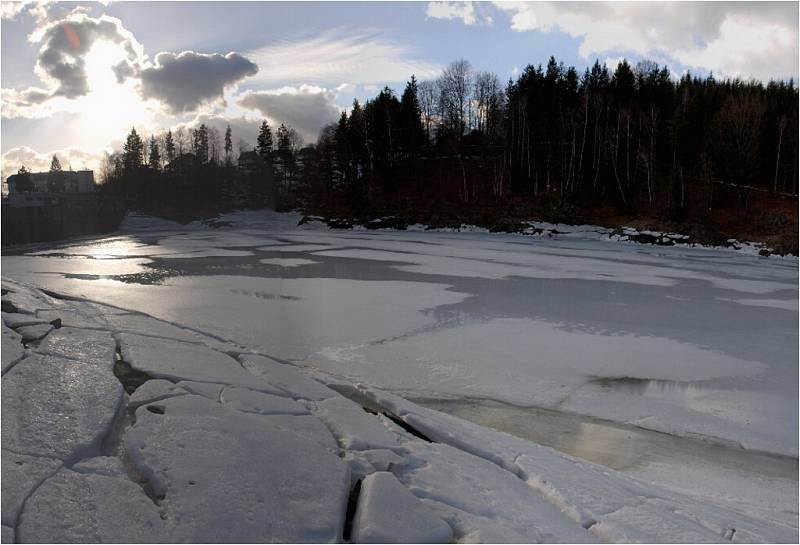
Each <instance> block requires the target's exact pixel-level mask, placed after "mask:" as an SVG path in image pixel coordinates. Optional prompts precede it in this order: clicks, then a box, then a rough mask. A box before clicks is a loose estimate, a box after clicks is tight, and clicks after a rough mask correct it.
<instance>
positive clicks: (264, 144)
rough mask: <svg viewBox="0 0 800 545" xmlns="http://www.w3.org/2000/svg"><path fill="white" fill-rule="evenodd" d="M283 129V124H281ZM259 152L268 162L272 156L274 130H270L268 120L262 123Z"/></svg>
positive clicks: (259, 134)
mask: <svg viewBox="0 0 800 545" xmlns="http://www.w3.org/2000/svg"><path fill="white" fill-rule="evenodd" d="M281 127H283V124H281ZM279 131H280V129H279ZM257 151H258V154H259V155H260V156H261V157H262V158H263V159H264V160H265V161H268V160H269V158H270V156H271V155H272V129H270V127H269V123H267V120H266V119H265V120H264V121H263V122H262V123H261V129H260V130H259V132H258V146H257Z"/></svg>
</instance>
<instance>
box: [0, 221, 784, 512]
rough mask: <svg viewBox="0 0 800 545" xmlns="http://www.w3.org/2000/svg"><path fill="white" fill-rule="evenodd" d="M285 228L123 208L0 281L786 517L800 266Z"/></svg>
mask: <svg viewBox="0 0 800 545" xmlns="http://www.w3.org/2000/svg"><path fill="white" fill-rule="evenodd" d="M297 219H298V218H297V216H294V215H288V214H287V215H280V214H274V213H267V212H250V213H236V214H232V215H230V216H227V217H223V218H221V220H220V222H218V223H216V226H217V228H211V227H207V226H203V225H200V224H190V225H188V226H180V225H177V224H173V223H169V222H163V221H159V220H153V219H150V218H143V217H135V216H134V217H129V218H128V219H127V220H126V222H125V224H124V225H123V229H122V230H121V231H120V233H118V234H115V235H113V236H109V237H106V238H101V239H97V240H91V241H81V242H71V243H65V244H61V245H55V246H48V247H46V248H45V247H37V248H33V249H29V250H27V251H25V252H22V251H20V252H16V253H17V254H18V255H8V252H4V256H3V259H2V265H3V271H2V274H3V277H5V278H12V279H14V280H17V281H20V282H25V283H29V284H32V285H37V286H42V287H44V288H49V289H52V290H57V291H59V292H61V293H68V294H72V295H76V296H77V295H80V296H82V297H85V298H88V299H92V300H96V301H99V302H103V303H106V304H110V305H114V306H118V307H122V308H126V309H132V310H136V311H140V312H145V313H147V314H150V315H152V316H155V317H157V318H161V319H163V320H167V321H170V322H174V323H178V324H182V325H184V326H187V327H190V328H194V329H197V330H200V331H203V332H205V333H208V334H211V335H215V336H217V337H220V338H224V339H228V340H231V341H234V342H236V343H240V344H241V345H243V346H247V347H252V348H255V349H258V350H260V351H262V352H264V353H266V354H270V355H271V356H274V357H275V358H280V359H283V360H288V361H291V362H293V363H295V364H298V365H301V366H305V367H310V368H314V369H316V370H318V371H319V372H320V373H324V374H328V375H330V376H331V377H335V378H343V379H347V380H348V381H351V382H361V383H364V384H368V385H370V386H374V387H377V388H381V389H382V390H384V391H393V392H395V393H399V394H401V395H403V396H404V397H409V398H414V399H417V400H425V401H423V404H427V405H428V406H430V407H433V408H437V409H439V410H444V411H446V412H450V413H453V414H456V415H458V416H460V417H462V418H466V419H469V420H473V421H475V422H477V423H479V424H483V425H489V426H492V427H495V428H497V429H502V430H504V431H508V432H510V433H513V434H515V435H519V436H522V437H524V438H527V439H533V440H535V441H538V442H542V443H545V444H550V445H552V446H554V447H555V448H559V449H561V450H564V451H565V452H569V453H571V454H574V455H576V456H579V457H584V458H587V459H590V460H592V461H595V462H598V463H603V464H605V465H608V466H609V467H613V468H615V469H622V470H628V471H630V472H633V473H637V472H638V473H637V475H639V476H640V477H643V478H651V479H653V480H661V481H663V480H671V482H672V485H673V486H675V487H679V488H683V487H686V488H692V487H697V479H700V478H705V479H709V480H712V481H713V480H714V479H715V478H716V479H717V481H715V482H718V483H730V482H731V478H732V477H731V476H732V475H735V474H742V473H746V472H747V468H748V467H750V468H751V469H752V472H753V474H752V475H751V476H749V477H747V478H745V479H744V480H743V481H742V483H743V484H742V486H746V487H748V490H756V489H757V490H759V491H760V492H759V493H760V494H763V497H762V498H760V499H756V500H754V502H755V503H760V504H762V505H763V507H764V508H773V507H775V506H776V505H777V504H779V503H780V504H783V503H784V501H786V500H788V502H787V504H788V505H790V506H791V508H790V511H789V512H787V515H788V516H790V517H794V520H795V523H796V517H797V513H796V505H797V448H798V411H797V407H798V263H797V260H796V259H794V258H787V259H782V258H761V257H757V256H754V255H750V254H748V253H746V252H735V251H732V250H721V249H720V250H718V249H709V248H688V247H656V246H646V245H639V244H631V243H621V242H617V241H613V240H609V237H608V233H607V232H604V231H603V230H601V229H592V228H588V227H585V228H569V227H565V226H559V230H560V231H562V233H560V234H557V235H555V236H549V237H548V236H544V237H542V236H520V235H499V234H487V233H482V232H477V231H473V232H460V233H455V232H452V233H450V232H447V233H446V232H424V231H414V230H411V231H406V232H397V231H329V230H323V229H321V228H320V227H318V226H309V225H305V226H302V227H297V226H296V225H297ZM563 231H568V232H563ZM476 406H477V407H479V408H480V410H476V409H475V407H476ZM537 419H538V420H537ZM553 419H555V420H553ZM559 419H560V420H559ZM531 422H542V427H541V428H539V431H540V433H538V434H535V433H533V432H531V431H530V428H537V426H535V425H531ZM553 422H555V423H556V424H557V425H556V426H555V427H554V425H553ZM548 423H549V424H548ZM554 429H555V430H563V431H562V433H561V434H560V435H559V433H555V432H552V430H554ZM526 430H527V431H526ZM548 430H550V431H549V432H548ZM609 430H611V431H609ZM653 432H659V433H658V435H663V434H664V433H666V434H669V436H668V437H670V438H671V439H670V440H671V441H673V445H674V448H673V451H674V452H675V453H676V455H675V456H673V457H672V458H671V459H670V458H669V457H665V456H650V457H647V456H644V457H642V455H641V452H643V451H642V448H641V443H642V442H644V443H645V444H647V443H648V442H650V444H651V445H653V444H657V445H659V446H658V447H657V448H656V449H655V450H659V451H664V450H665V447H664V446H663V444H662V443H659V442H658V441H656V442H653V441H650V439H649V437H650V438H652V437H655V435H656V434H653ZM532 433H533V434H532ZM643 433H644V434H648V433H650V434H653V435H652V436H647V435H645V437H644V439H643V438H642V435H641V434H643ZM581 434H583V435H581ZM659 440H662V439H659ZM626 441H627V442H626ZM603 442H605V444H606V447H603ZM709 443H713V445H714V447H713V449H722V451H715V450H713V449H711V448H709V449H707V450H704V449H703V448H702V445H705V444H709ZM570 445H572V446H570ZM576 445H577V446H576ZM608 445H611V447H609V446H608ZM637 445H639V446H637ZM598 449H599V451H600V453H599V454H598ZM650 450H651V451H652V450H654V449H652V448H651V449H650ZM669 450H670V449H669V448H666V451H669ZM607 451H609V452H610V454H609V452H607ZM644 452H645V453H646V452H647V449H645V450H644ZM703 452H705V454H703ZM720 452H722V453H720ZM631 453H634V454H631ZM680 453H683V454H680ZM686 453H694V454H686ZM609 455H610V456H611V458H608V456H609ZM684 455H685V456H688V458H686V459H690V460H693V462H692V463H688V462H685V459H684V458H681V456H684ZM704 456H705V458H704ZM748 456H754V458H752V459H751V458H748ZM628 458H630V459H631V460H628ZM714 459H718V460H721V462H720V463H719V464H714V463H713V460H714ZM629 462H630V463H629ZM634 462H635V463H634ZM637 464H638V465H637ZM681 464H684V465H683V467H681ZM644 466H646V468H645V469H643V467H644ZM754 467H760V468H762V470H758V469H753V468H754ZM676 472H680V473H681V474H682V479H665V478H664V475H667V474H668V475H673V476H674V475H675V474H676ZM693 472H694V473H693ZM755 485H758V486H755ZM722 486H723V485H720V488H721V487H722ZM754 486H755V488H754ZM711 488H712V489H713V488H714V487H713V486H711ZM716 492H717V491H714V493H716ZM728 492H729V493H730V494H732V495H736V494H738V492H737V490H736V487H735V486H734V487H733V489H732V490H728ZM719 493H723V491H721V490H720V491H719ZM762 500H763V501H762ZM785 508H786V507H785V505H784V509H785Z"/></svg>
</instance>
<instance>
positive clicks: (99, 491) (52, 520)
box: [16, 468, 164, 543]
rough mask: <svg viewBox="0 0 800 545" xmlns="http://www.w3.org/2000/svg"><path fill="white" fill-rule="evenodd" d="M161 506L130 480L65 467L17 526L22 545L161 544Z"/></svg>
mask: <svg viewBox="0 0 800 545" xmlns="http://www.w3.org/2000/svg"><path fill="white" fill-rule="evenodd" d="M163 524H164V523H163V522H162V520H161V517H160V516H159V512H158V507H157V506H156V505H154V504H153V502H152V501H151V500H150V498H148V497H147V496H146V495H145V494H144V492H143V491H142V489H141V488H140V487H139V486H137V485H136V484H134V483H133V482H131V481H130V480H129V479H128V478H127V476H109V475H107V474H103V473H102V472H101V473H93V472H88V471H84V472H80V473H79V472H76V471H72V470H69V469H67V468H61V469H60V470H59V471H58V472H57V473H56V474H55V475H53V476H52V477H50V478H49V479H47V480H46V481H44V482H43V483H42V485H41V486H39V488H37V489H36V491H35V492H34V493H33V494H32V495H31V497H30V498H28V501H27V502H26V504H25V511H24V512H23V513H22V516H20V520H19V523H18V525H17V533H16V538H17V539H18V540H19V541H20V542H22V543H115V542H120V541H125V542H127V543H155V542H158V541H159V537H160V536H162V535H164V532H163V530H162V526H163Z"/></svg>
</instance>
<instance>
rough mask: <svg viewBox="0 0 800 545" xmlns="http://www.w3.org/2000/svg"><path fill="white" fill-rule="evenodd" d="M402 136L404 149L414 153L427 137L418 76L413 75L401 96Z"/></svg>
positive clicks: (401, 143)
mask: <svg viewBox="0 0 800 545" xmlns="http://www.w3.org/2000/svg"><path fill="white" fill-rule="evenodd" d="M400 137H401V142H400V145H401V146H402V148H403V150H404V151H405V152H406V153H412V154H413V153H416V152H418V151H419V150H420V148H421V147H422V143H423V140H424V137H425V128H424V127H423V126H422V112H421V111H420V107H419V100H418V99H417V78H415V77H414V76H413V75H412V76H411V80H410V81H409V82H408V83H407V84H406V88H405V90H404V91H403V96H402V97H400Z"/></svg>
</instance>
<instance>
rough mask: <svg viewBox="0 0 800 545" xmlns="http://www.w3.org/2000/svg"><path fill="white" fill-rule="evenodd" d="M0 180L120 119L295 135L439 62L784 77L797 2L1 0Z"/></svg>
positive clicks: (95, 162) (118, 140) (125, 124)
mask: <svg viewBox="0 0 800 545" xmlns="http://www.w3.org/2000/svg"><path fill="white" fill-rule="evenodd" d="M0 7H2V28H1V29H0V30H2V32H1V34H0V38H1V40H2V42H1V46H0V47H1V49H0V56H1V60H2V63H0V80H1V82H2V121H1V122H0V132H1V133H2V142H1V149H0V151H2V175H3V178H5V177H6V176H8V175H10V174H13V173H15V172H16V171H17V169H18V168H19V167H20V166H21V165H23V164H24V165H25V166H26V167H28V169H29V170H33V171H38V170H46V169H47V168H48V167H49V164H50V159H51V157H52V155H53V154H57V155H58V156H59V159H60V160H61V163H62V164H63V165H65V167H67V166H70V167H72V168H74V169H80V168H93V169H97V168H98V166H99V163H100V161H101V160H102V157H103V154H104V153H107V152H111V151H114V150H118V149H120V147H121V144H122V141H123V140H124V138H125V135H126V134H127V133H128V132H129V131H130V129H131V127H136V129H137V131H138V132H139V133H140V134H144V135H150V134H154V133H160V132H162V131H164V130H166V129H172V130H173V131H175V130H178V129H180V128H183V129H190V128H193V127H197V126H199V125H200V124H201V123H206V124H207V125H209V126H213V127H216V128H217V129H218V130H220V132H224V129H225V127H226V125H228V124H230V126H231V128H232V131H233V140H234V145H237V144H238V143H239V141H242V143H244V144H246V145H249V146H252V145H253V144H254V143H255V140H256V134H257V131H258V126H259V125H260V123H261V121H262V119H268V120H269V122H270V123H271V124H272V125H273V126H276V125H278V124H280V123H287V124H289V125H291V126H293V127H295V128H296V129H297V130H298V131H299V133H300V135H301V136H302V137H303V139H304V140H305V141H306V142H308V143H313V142H314V141H315V140H316V137H317V134H318V132H319V129H320V128H321V127H322V126H323V125H325V124H327V123H329V122H331V121H334V120H336V119H337V118H338V116H339V115H340V112H341V111H342V109H345V108H348V107H349V106H350V105H351V104H352V101H353V99H354V98H358V99H359V100H360V101H363V100H365V99H367V98H370V97H372V96H374V95H375V94H376V93H377V92H378V90H379V89H380V88H382V87H383V86H385V85H388V86H389V87H391V88H392V89H394V90H395V91H396V92H397V93H398V94H400V93H402V90H403V87H404V85H405V82H406V81H407V79H408V78H409V77H410V76H411V75H412V74H414V75H416V77H417V79H418V80H425V79H434V78H436V77H437V75H438V74H439V73H440V71H441V70H442V68H444V67H445V66H447V64H448V63H450V62H452V61H453V60H456V59H459V58H463V59H467V60H468V61H470V63H471V64H472V66H473V68H474V69H475V70H489V71H492V72H494V73H496V74H497V75H498V76H499V77H500V79H501V81H507V80H508V79H509V78H513V77H515V76H516V75H517V74H518V73H519V72H520V71H521V70H522V69H524V67H525V66H526V65H528V64H533V65H537V64H540V63H542V64H544V63H546V62H547V59H548V58H549V57H550V55H553V56H555V57H556V59H557V60H559V61H563V62H564V63H565V64H566V65H572V66H575V67H576V68H578V69H579V70H583V69H584V68H585V67H586V66H588V65H590V64H592V63H593V62H594V61H595V60H599V61H600V62H601V63H606V64H608V65H609V66H612V67H613V66H616V63H617V62H618V61H619V60H620V59H622V58H626V59H628V60H629V61H630V62H631V63H632V64H635V63H636V62H638V61H640V60H643V59H651V60H654V61H656V62H658V63H660V64H662V65H666V66H668V67H669V68H670V70H671V72H672V73H673V75H675V76H676V77H679V76H680V75H681V74H683V73H685V72H687V71H689V72H691V73H693V74H699V75H706V74H709V73H713V74H714V75H715V76H717V77H741V78H745V79H750V78H755V79H759V80H762V81H769V80H770V79H789V78H794V79H795V80H797V76H798V4H797V3H796V2H708V3H688V2H625V3H616V2H590V3H582V2H480V3H477V2H476V3H469V2H102V3H98V2H57V3H56V2H47V1H34V2H8V1H2V3H0Z"/></svg>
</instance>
